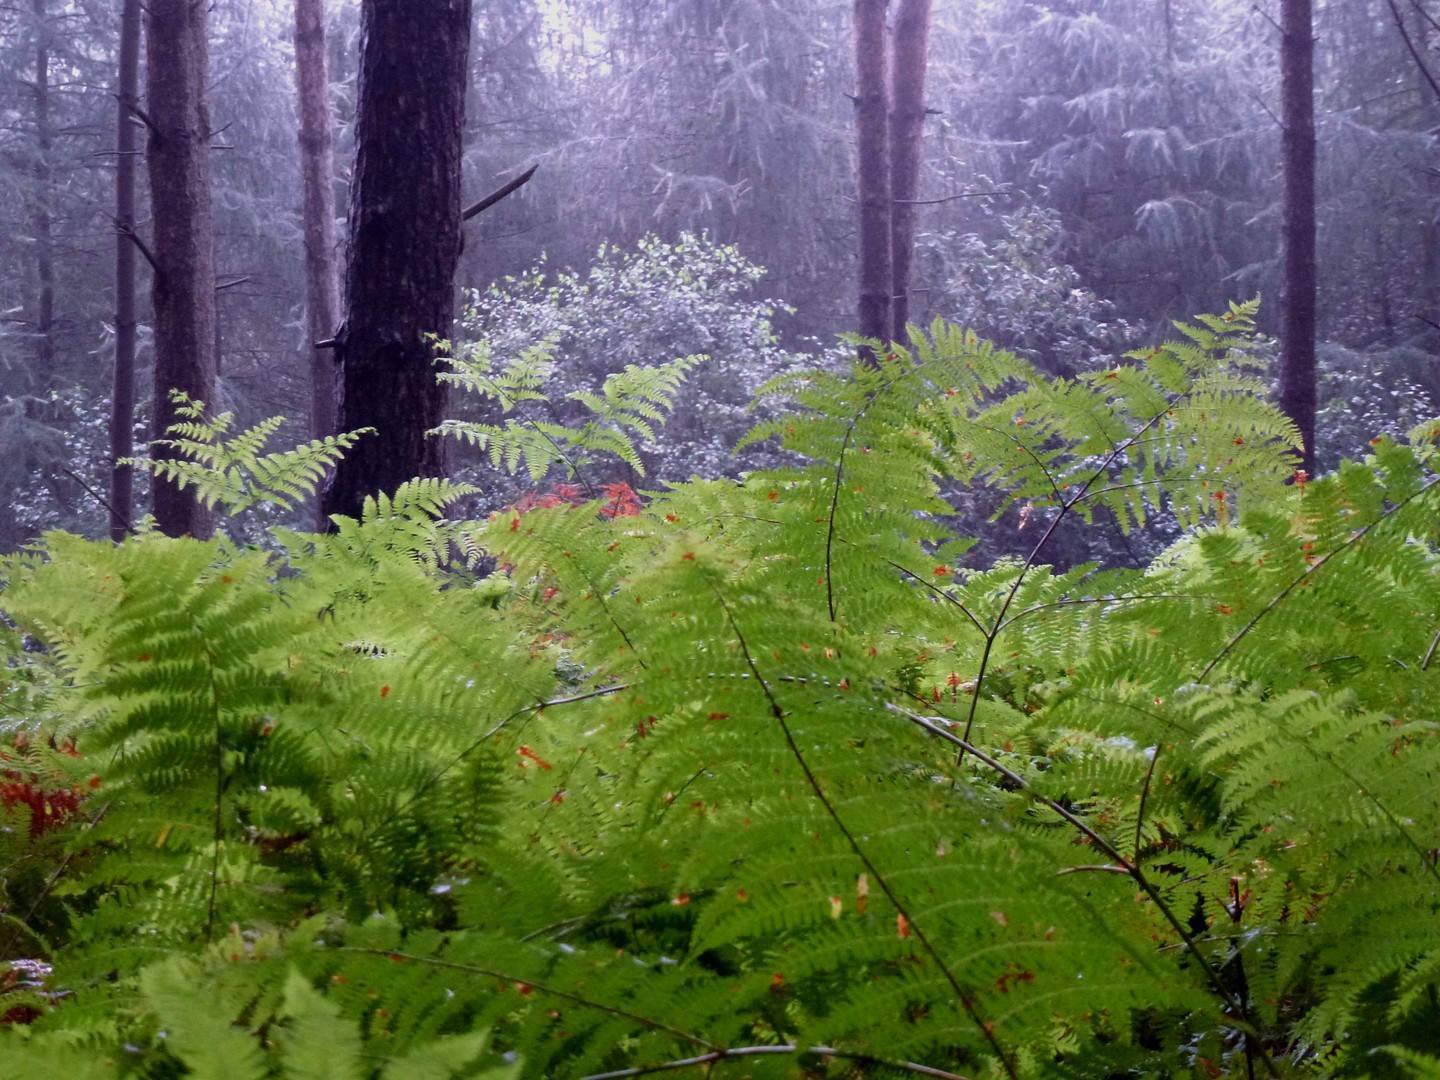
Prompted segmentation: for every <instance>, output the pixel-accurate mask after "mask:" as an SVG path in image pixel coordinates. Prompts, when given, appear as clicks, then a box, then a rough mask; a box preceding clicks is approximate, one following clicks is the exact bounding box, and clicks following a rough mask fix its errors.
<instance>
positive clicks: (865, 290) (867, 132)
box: [855, 0, 895, 361]
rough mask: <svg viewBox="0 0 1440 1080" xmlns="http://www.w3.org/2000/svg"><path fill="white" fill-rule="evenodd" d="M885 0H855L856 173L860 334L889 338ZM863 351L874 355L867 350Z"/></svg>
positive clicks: (891, 281) (891, 290) (891, 284)
mask: <svg viewBox="0 0 1440 1080" xmlns="http://www.w3.org/2000/svg"><path fill="white" fill-rule="evenodd" d="M885 68H886V42H885V0H855V159H856V160H855V175H856V188H857V192H856V194H857V200H858V202H859V205H860V304H859V316H860V336H861V337H866V338H875V339H876V340H878V341H881V342H884V341H888V340H889V339H890V336H891V310H892V305H891V296H892V295H893V293H894V288H895V285H894V275H893V273H892V264H891V253H890V211H891V196H890V147H889V141H888V139H887V136H886V131H887V124H886V117H885V105H886V102H885V99H886V85H885V83H886V79H885ZM863 355H865V357H866V358H867V359H869V360H872V361H873V360H874V359H875V357H874V355H873V354H872V353H871V351H870V350H868V349H867V350H865V351H864V354H863Z"/></svg>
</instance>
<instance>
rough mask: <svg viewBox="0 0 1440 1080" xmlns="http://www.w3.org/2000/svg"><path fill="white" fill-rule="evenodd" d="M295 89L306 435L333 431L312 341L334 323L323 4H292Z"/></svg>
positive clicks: (331, 390) (330, 376)
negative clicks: (305, 341)
mask: <svg viewBox="0 0 1440 1080" xmlns="http://www.w3.org/2000/svg"><path fill="white" fill-rule="evenodd" d="M295 87H296V95H297V98H298V102H299V109H298V112H299V129H300V130H299V136H300V187H301V192H302V194H303V211H302V216H303V220H304V228H305V326H306V331H307V334H308V336H309V338H310V434H311V436H312V437H314V438H320V437H323V436H326V435H333V434H335V432H336V426H335V407H336V386H335V376H336V367H335V357H334V355H333V354H332V353H331V352H330V348H329V347H328V346H326V347H321V346H320V345H318V344H317V343H318V342H321V341H324V340H326V339H328V338H330V337H332V336H333V335H334V333H335V331H336V329H337V328H338V327H339V325H340V277H339V271H338V269H337V266H336V251H335V243H336V239H335V237H336V232H335V160H334V146H333V139H332V137H331V128H332V126H333V125H332V121H331V116H330V68H329V62H328V60H327V58H326V55H325V4H324V0H295Z"/></svg>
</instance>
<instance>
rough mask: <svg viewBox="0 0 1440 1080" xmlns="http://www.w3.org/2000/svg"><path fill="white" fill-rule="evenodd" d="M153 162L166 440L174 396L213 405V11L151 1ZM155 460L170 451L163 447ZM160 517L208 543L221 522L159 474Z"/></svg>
mask: <svg viewBox="0 0 1440 1080" xmlns="http://www.w3.org/2000/svg"><path fill="white" fill-rule="evenodd" d="M146 11H147V14H148V19H147V22H146V29H147V34H146V39H147V44H148V48H147V63H146V86H147V92H146V97H145V111H146V117H147V121H146V122H147V124H148V125H149V128H150V132H149V146H148V152H147V155H146V161H147V165H148V172H149V177H150V204H151V217H152V220H153V222H154V238H153V240H152V242H151V250H152V252H153V259H152V262H153V264H154V265H153V269H154V272H155V276H154V286H153V293H154V301H155V403H154V411H153V421H152V428H153V431H154V437H155V438H156V439H162V438H164V436H165V432H166V429H167V428H168V427H169V426H170V425H171V424H173V423H175V422H176V420H177V417H176V414H175V410H174V405H173V403H172V402H171V401H170V398H169V394H170V391H171V390H180V391H183V392H184V393H186V394H188V395H189V396H190V397H191V398H192V399H194V400H198V401H204V402H207V403H209V404H212V405H213V404H214V394H215V375H216V369H217V366H218V362H219V358H218V356H217V353H216V333H217V331H216V321H215V320H216V315H215V286H216V275H215V236H214V232H215V225H214V211H213V208H212V206H211V179H210V136H211V128H210V107H209V77H210V76H209V60H208V38H207V30H208V26H207V24H208V19H207V12H208V6H207V5H205V4H196V3H192V2H191V0H151V3H149V4H148V5H147V7H146ZM154 453H155V456H156V457H163V456H165V454H166V451H165V449H164V448H163V447H160V446H158V445H157V447H156V448H155V451H154ZM152 490H153V493H154V494H153V499H154V512H155V518H156V521H157V522H158V523H159V525H160V528H161V529H162V530H163V531H164V532H166V533H168V534H169V535H171V536H180V535H184V534H186V533H188V534H190V535H192V536H209V535H210V533H211V532H212V530H213V528H214V522H213V520H212V517H211V515H210V513H209V511H208V510H206V508H204V507H203V506H201V505H200V504H199V503H198V502H197V501H196V500H195V498H194V496H193V494H192V493H191V492H188V491H182V490H181V489H180V488H179V487H178V486H176V485H175V484H174V483H172V482H169V481H166V480H163V479H161V478H160V477H158V476H157V477H156V478H155V480H154V482H153V489H152Z"/></svg>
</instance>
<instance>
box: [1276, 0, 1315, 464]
mask: <svg viewBox="0 0 1440 1080" xmlns="http://www.w3.org/2000/svg"><path fill="white" fill-rule="evenodd" d="M1280 34H1281V41H1280V83H1281V99H1282V111H1283V115H1282V117H1281V119H1282V121H1283V122H1284V125H1285V129H1284V134H1283V136H1282V142H1281V151H1282V157H1283V159H1284V169H1285V213H1284V222H1283V225H1282V229H1283V243H1284V247H1285V264H1284V290H1285V296H1284V312H1283V315H1282V319H1281V330H1280V408H1281V409H1283V410H1284V411H1285V414H1286V415H1287V416H1289V417H1290V419H1291V420H1293V421H1294V422H1295V426H1296V427H1298V428H1299V429H1300V436H1301V438H1302V439H1303V440H1304V444H1305V448H1304V452H1303V456H1302V461H1301V468H1303V469H1304V470H1305V472H1306V473H1308V474H1309V475H1311V476H1314V475H1315V407H1316V378H1315V307H1316V297H1315V292H1316V288H1315V278H1316V269H1315V100H1314V93H1315V80H1314V73H1313V65H1314V57H1315V43H1314V30H1313V26H1312V17H1311V6H1310V0H1281V4H1280Z"/></svg>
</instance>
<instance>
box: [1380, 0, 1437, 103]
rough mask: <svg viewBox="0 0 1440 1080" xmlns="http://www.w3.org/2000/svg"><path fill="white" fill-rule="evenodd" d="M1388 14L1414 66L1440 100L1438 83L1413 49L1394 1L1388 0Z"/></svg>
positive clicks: (1422, 59)
mask: <svg viewBox="0 0 1440 1080" xmlns="http://www.w3.org/2000/svg"><path fill="white" fill-rule="evenodd" d="M1389 4H1390V14H1391V16H1392V17H1393V18H1394V19H1395V29H1396V30H1399V31H1400V38H1401V40H1403V41H1404V42H1405V48H1406V49H1407V50H1409V52H1410V56H1411V58H1413V59H1414V61H1415V66H1416V67H1418V68H1419V69H1420V74H1421V75H1424V76H1425V81H1426V82H1427V83H1429V84H1430V89H1431V90H1433V91H1435V97H1436V98H1437V99H1440V83H1437V82H1436V81H1435V76H1434V75H1432V74H1430V69H1429V68H1428V67H1426V66H1425V58H1424V57H1422V56H1421V55H1420V50H1419V49H1417V48H1415V43H1414V42H1413V41H1411V40H1410V31H1408V30H1406V29H1405V20H1404V19H1402V18H1401V17H1400V8H1399V6H1398V5H1397V4H1396V3H1395V0H1389Z"/></svg>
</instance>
